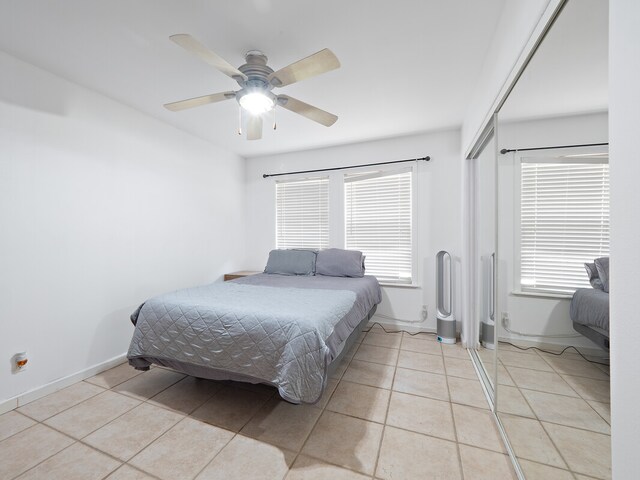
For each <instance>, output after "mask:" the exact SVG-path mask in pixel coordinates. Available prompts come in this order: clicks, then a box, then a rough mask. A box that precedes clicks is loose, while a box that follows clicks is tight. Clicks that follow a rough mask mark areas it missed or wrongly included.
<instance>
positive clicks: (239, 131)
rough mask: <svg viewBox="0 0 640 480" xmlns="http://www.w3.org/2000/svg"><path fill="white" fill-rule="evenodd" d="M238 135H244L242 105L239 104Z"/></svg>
mask: <svg viewBox="0 0 640 480" xmlns="http://www.w3.org/2000/svg"><path fill="white" fill-rule="evenodd" d="M238 135H242V107H241V106H240V105H238Z"/></svg>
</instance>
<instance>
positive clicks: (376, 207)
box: [344, 169, 413, 284]
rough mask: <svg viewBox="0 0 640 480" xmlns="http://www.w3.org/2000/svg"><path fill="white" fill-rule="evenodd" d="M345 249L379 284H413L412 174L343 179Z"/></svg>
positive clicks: (381, 174) (387, 173)
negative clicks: (359, 257) (355, 253)
mask: <svg viewBox="0 0 640 480" xmlns="http://www.w3.org/2000/svg"><path fill="white" fill-rule="evenodd" d="M344 181H345V185H344V190H345V240H346V248H347V249H353V250H361V251H362V252H363V253H364V255H366V257H367V258H366V261H365V264H366V271H367V274H369V275H375V276H376V277H377V278H378V280H379V281H380V282H384V283H405V284H410V283H412V281H413V260H412V253H413V233H412V223H413V222H412V220H413V219H412V205H411V203H412V201H411V199H412V170H411V169H404V170H396V171H393V172H376V173H369V174H355V175H347V176H345V180H344Z"/></svg>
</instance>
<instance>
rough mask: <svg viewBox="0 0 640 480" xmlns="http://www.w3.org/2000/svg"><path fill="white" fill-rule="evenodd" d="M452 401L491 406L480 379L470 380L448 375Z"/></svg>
mask: <svg viewBox="0 0 640 480" xmlns="http://www.w3.org/2000/svg"><path fill="white" fill-rule="evenodd" d="M447 382H448V384H449V393H450V395H451V401H452V402H454V403H462V404H464V405H470V406H472V407H478V408H485V409H488V408H489V404H488V403H487V397H485V395H484V392H483V391H482V386H481V385H480V380H468V379H466V378H458V377H447Z"/></svg>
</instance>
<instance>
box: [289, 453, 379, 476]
mask: <svg viewBox="0 0 640 480" xmlns="http://www.w3.org/2000/svg"><path fill="white" fill-rule="evenodd" d="M329 479H330V480H368V479H369V477H368V476H364V475H361V474H359V473H356V472H352V471H351V470H346V469H344V468H340V467H336V466H335V465H330V464H328V463H325V462H323V461H320V460H316V459H315V458H311V457H306V456H304V455H300V456H299V457H298V459H297V460H296V461H295V463H294V464H293V467H291V470H290V471H289V474H288V475H287V476H286V478H285V480H329Z"/></svg>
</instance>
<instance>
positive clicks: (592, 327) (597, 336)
mask: <svg viewBox="0 0 640 480" xmlns="http://www.w3.org/2000/svg"><path fill="white" fill-rule="evenodd" d="M569 314H570V316H571V320H572V322H573V329H574V330H575V331H576V332H578V333H581V334H582V335H584V336H585V337H587V338H588V339H589V340H591V341H593V342H595V343H596V344H598V346H600V347H601V348H603V349H605V350H609V293H608V292H605V291H603V290H600V289H598V288H579V289H577V290H576V291H575V293H574V294H573V297H572V299H571V306H570V308H569Z"/></svg>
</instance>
